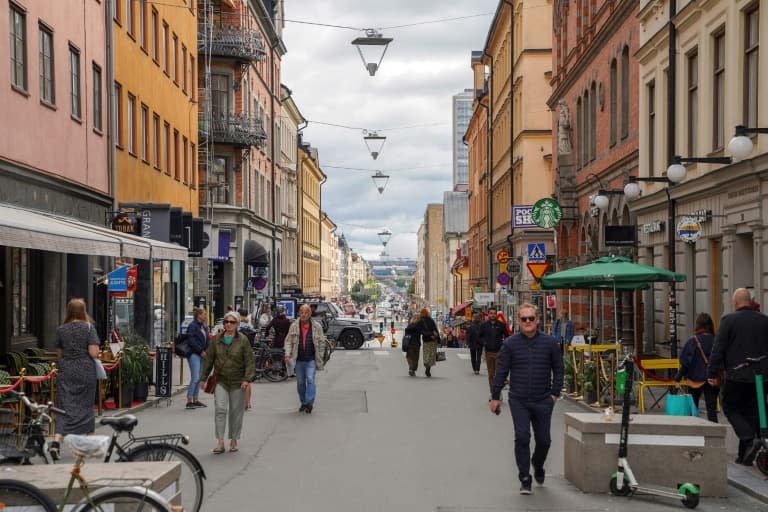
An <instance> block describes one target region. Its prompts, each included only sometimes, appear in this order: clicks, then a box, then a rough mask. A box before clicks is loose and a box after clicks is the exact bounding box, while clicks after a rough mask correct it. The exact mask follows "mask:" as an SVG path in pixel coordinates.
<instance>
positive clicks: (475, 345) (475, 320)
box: [467, 313, 483, 375]
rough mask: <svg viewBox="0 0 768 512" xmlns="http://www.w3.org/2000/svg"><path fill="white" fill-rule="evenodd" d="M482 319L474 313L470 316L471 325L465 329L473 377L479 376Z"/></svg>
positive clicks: (481, 349) (481, 348)
mask: <svg viewBox="0 0 768 512" xmlns="http://www.w3.org/2000/svg"><path fill="white" fill-rule="evenodd" d="M482 319H483V316H482V315H481V314H480V313H475V314H474V315H473V316H472V323H471V324H470V326H469V327H468V328H467V345H468V346H469V357H470V359H471V360H472V370H473V371H474V372H475V375H479V374H480V358H481V356H482V355H483V340H481V339H480V327H481V326H482V325H483V324H482V322H481V320H482Z"/></svg>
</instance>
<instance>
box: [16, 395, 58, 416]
mask: <svg viewBox="0 0 768 512" xmlns="http://www.w3.org/2000/svg"><path fill="white" fill-rule="evenodd" d="M8 393H9V394H10V395H11V396H13V397H16V398H18V399H19V400H21V401H22V402H24V405H26V406H27V407H28V408H29V410H30V411H32V412H37V413H40V414H45V415H46V416H47V415H48V414H50V413H51V412H55V413H58V414H67V411H65V410H63V409H59V408H58V407H54V405H53V403H51V402H48V403H47V404H45V405H41V404H38V403H35V402H33V401H32V400H30V399H29V397H28V396H27V395H26V394H24V393H22V392H20V391H15V390H10V391H9V392H8Z"/></svg>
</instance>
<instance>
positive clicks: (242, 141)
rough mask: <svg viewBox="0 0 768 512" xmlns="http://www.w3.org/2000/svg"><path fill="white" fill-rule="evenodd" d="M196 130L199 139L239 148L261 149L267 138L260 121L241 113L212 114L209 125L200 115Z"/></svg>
mask: <svg viewBox="0 0 768 512" xmlns="http://www.w3.org/2000/svg"><path fill="white" fill-rule="evenodd" d="M198 128H199V132H200V137H201V139H206V138H210V140H211V141H213V142H218V143H221V144H233V145H235V146H240V147H251V146H256V147H261V146H262V145H263V144H264V141H265V140H266V138H267V134H266V132H265V131H264V128H262V125H261V120H260V119H258V118H256V117H252V116H248V115H246V114H242V113H241V114H233V113H227V112H213V113H212V115H211V121H210V124H209V122H208V121H207V120H206V119H205V116H204V115H201V116H200V119H199V123H198Z"/></svg>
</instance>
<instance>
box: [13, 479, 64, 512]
mask: <svg viewBox="0 0 768 512" xmlns="http://www.w3.org/2000/svg"><path fill="white" fill-rule="evenodd" d="M6 509H7V510H14V511H19V512H56V505H54V504H53V502H52V501H51V500H50V499H49V498H48V496H46V495H45V493H43V492H42V491H41V490H40V489H38V488H37V487H35V486H34V485H31V484H28V483H26V482H20V481H18V480H0V510H6Z"/></svg>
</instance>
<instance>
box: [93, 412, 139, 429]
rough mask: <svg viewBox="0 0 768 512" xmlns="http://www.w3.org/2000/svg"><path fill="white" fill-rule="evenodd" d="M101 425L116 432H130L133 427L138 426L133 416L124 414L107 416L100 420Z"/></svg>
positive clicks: (137, 420)
mask: <svg viewBox="0 0 768 512" xmlns="http://www.w3.org/2000/svg"><path fill="white" fill-rule="evenodd" d="M101 424H102V425H109V426H110V427H112V429H113V430H115V431H116V432H130V431H131V430H133V427H135V426H136V425H138V424H139V418H137V417H136V416H134V415H133V414H124V415H123V416H109V417H107V418H101Z"/></svg>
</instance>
